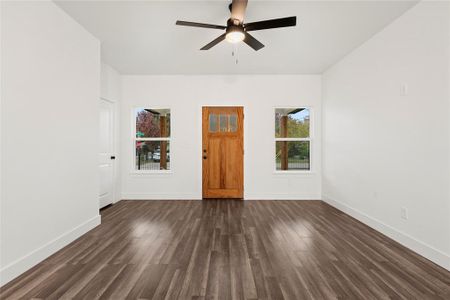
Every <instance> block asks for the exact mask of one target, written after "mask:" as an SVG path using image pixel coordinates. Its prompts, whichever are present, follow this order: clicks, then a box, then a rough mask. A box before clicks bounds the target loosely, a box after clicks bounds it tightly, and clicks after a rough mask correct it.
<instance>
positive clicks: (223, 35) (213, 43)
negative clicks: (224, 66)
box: [200, 33, 226, 50]
mask: <svg viewBox="0 0 450 300" xmlns="http://www.w3.org/2000/svg"><path fill="white" fill-rule="evenodd" d="M225 35H226V33H224V34H222V35H220V36H219V37H218V38H216V39H215V40H213V41H212V42H211V43H209V44H207V45H205V46H203V47H202V48H200V50H209V49H211V48H212V47H214V46H215V45H217V44H218V43H220V42H221V41H223V40H224V39H225Z"/></svg>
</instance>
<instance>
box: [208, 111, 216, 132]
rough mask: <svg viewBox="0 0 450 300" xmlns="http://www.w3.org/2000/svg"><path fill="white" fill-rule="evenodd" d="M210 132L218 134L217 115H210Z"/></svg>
mask: <svg viewBox="0 0 450 300" xmlns="http://www.w3.org/2000/svg"><path fill="white" fill-rule="evenodd" d="M209 132H217V115H215V114H210V115H209Z"/></svg>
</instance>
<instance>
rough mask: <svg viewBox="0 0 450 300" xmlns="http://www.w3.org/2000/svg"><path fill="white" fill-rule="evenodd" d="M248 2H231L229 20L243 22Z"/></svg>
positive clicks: (236, 0) (245, 0)
mask: <svg viewBox="0 0 450 300" xmlns="http://www.w3.org/2000/svg"><path fill="white" fill-rule="evenodd" d="M247 2H248V0H233V3H232V4H231V18H232V19H235V20H239V22H240V23H242V22H244V16H245V9H246V8H247Z"/></svg>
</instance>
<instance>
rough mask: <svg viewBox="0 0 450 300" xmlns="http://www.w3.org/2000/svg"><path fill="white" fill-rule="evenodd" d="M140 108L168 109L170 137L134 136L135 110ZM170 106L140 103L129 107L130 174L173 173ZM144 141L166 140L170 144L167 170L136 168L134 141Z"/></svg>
mask: <svg viewBox="0 0 450 300" xmlns="http://www.w3.org/2000/svg"><path fill="white" fill-rule="evenodd" d="M142 108H144V109H145V108H150V109H155V110H157V109H168V110H169V111H170V117H171V118H170V137H164V138H163V137H160V138H158V137H156V138H137V137H136V110H137V109H142ZM172 124H173V123H172V108H171V107H168V106H164V107H162V106H161V107H160V106H153V105H140V106H134V107H132V109H131V143H132V147H131V155H132V159H131V163H132V165H131V167H130V168H131V170H130V174H132V175H158V176H159V175H169V174H172V173H173V160H172V146H173V144H172V136H173V134H172ZM139 141H141V142H145V141H158V142H159V141H168V142H169V144H170V149H171V151H170V152H171V156H170V169H169V170H137V169H136V152H135V151H136V142H139Z"/></svg>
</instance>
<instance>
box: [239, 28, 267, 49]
mask: <svg viewBox="0 0 450 300" xmlns="http://www.w3.org/2000/svg"><path fill="white" fill-rule="evenodd" d="M244 43H246V44H247V45H249V46H250V47H252V48H253V50H255V51H258V50H259V49H261V48H264V45H263V44H262V43H261V42H260V41H258V40H257V39H255V38H254V37H253V36H251V35H250V33H248V32H246V33H245V38H244Z"/></svg>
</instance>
